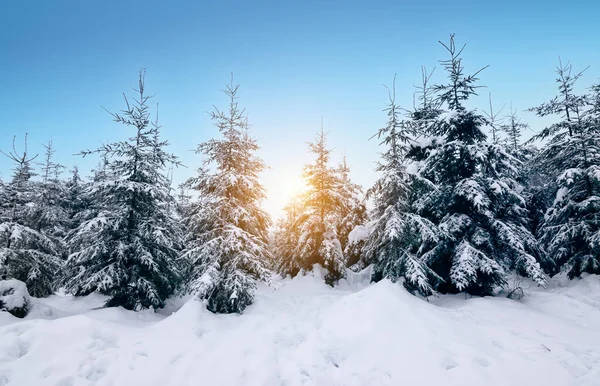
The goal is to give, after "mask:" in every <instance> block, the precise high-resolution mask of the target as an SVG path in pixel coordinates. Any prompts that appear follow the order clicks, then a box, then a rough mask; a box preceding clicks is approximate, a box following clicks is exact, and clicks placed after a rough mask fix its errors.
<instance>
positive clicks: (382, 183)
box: [363, 78, 444, 296]
mask: <svg viewBox="0 0 600 386" xmlns="http://www.w3.org/2000/svg"><path fill="white" fill-rule="evenodd" d="M388 91H389V94H388V96H389V104H388V106H387V108H386V109H385V110H384V111H385V112H386V114H387V117H388V121H387V124H386V125H385V127H383V128H381V129H379V130H378V132H377V133H376V135H375V136H377V138H378V139H379V140H380V141H381V142H380V146H384V147H385V151H384V152H383V153H382V155H381V161H380V162H379V164H378V166H377V168H376V171H377V172H379V173H380V174H381V176H380V178H379V179H378V180H377V181H376V182H375V185H374V186H373V187H372V188H371V189H370V190H369V191H368V192H367V195H368V197H369V198H372V199H373V203H374V208H373V211H372V215H371V221H372V223H373V226H372V230H371V232H370V234H369V237H368V238H367V240H366V244H365V247H364V250H363V253H364V259H365V261H366V262H367V264H368V263H370V264H373V276H372V279H373V280H375V281H378V280H380V279H382V278H389V279H391V280H392V281H396V280H402V281H403V282H404V285H405V286H406V288H407V289H409V290H410V291H416V292H418V293H420V294H421V295H425V296H427V295H430V294H432V293H433V292H434V291H435V289H434V288H435V285H436V283H437V281H438V277H437V275H436V274H435V273H434V272H433V271H432V270H431V269H430V268H429V267H428V266H427V257H428V255H430V254H431V253H433V252H434V251H435V249H436V245H437V244H439V243H440V242H441V240H442V239H443V237H444V236H443V233H442V232H440V231H439V229H438V228H437V227H436V226H435V225H434V224H433V223H432V222H431V221H429V220H427V219H425V218H423V217H422V216H420V215H419V214H417V213H415V211H414V210H413V208H412V207H411V196H412V191H413V189H414V186H416V185H414V184H415V181H414V179H413V178H414V177H413V176H411V175H410V174H409V173H408V172H407V170H406V161H405V157H406V154H407V153H408V151H409V149H410V143H411V142H412V140H413V139H412V138H413V137H414V135H415V129H416V127H417V126H416V125H415V123H414V122H412V121H409V120H402V119H401V115H400V114H401V109H400V108H399V107H398V105H397V104H396V88H395V78H394V85H393V87H392V89H391V90H388ZM423 91H424V94H423V98H427V95H428V94H427V90H426V89H424V90H423ZM425 102H426V104H423V105H422V109H421V108H420V109H419V110H417V114H414V115H413V116H416V117H417V118H418V119H427V118H428V117H431V116H432V115H431V114H430V113H431V112H430V111H428V109H429V108H430V107H431V105H429V104H427V102H428V101H427V100H425Z"/></svg>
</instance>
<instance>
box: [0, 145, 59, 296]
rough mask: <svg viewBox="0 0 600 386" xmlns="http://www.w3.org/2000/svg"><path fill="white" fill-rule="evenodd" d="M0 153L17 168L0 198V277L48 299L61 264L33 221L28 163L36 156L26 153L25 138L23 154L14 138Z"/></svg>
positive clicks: (33, 194) (53, 246)
mask: <svg viewBox="0 0 600 386" xmlns="http://www.w3.org/2000/svg"><path fill="white" fill-rule="evenodd" d="M2 153H3V154H4V155H5V156H7V157H8V158H9V159H10V160H11V161H13V162H14V163H15V164H16V165H15V168H14V173H13V178H12V181H11V182H10V183H8V184H5V186H4V189H3V196H4V197H1V198H2V206H1V207H0V276H2V277H4V278H8V279H11V278H13V279H17V280H20V281H23V282H25V283H26V284H27V287H28V290H29V293H31V295H33V296H36V297H43V296H48V295H50V294H51V293H52V292H53V291H54V289H55V277H56V274H57V272H58V271H59V269H60V267H61V261H60V259H59V257H58V255H59V253H60V251H59V250H57V246H56V243H55V241H54V240H52V239H50V238H49V237H47V236H46V235H44V233H42V232H40V230H39V229H36V227H35V224H34V222H33V221H32V219H33V218H34V216H33V213H32V208H34V207H35V203H36V195H37V192H36V185H35V184H34V183H33V181H32V180H31V178H32V177H33V176H34V175H35V174H34V172H33V169H32V166H31V163H32V162H33V161H34V160H35V159H36V157H37V155H35V156H30V155H29V154H28V152H27V136H25V148H24V150H23V152H22V153H20V152H19V151H17V150H16V146H15V139H13V148H12V151H11V152H9V153H4V152H2Z"/></svg>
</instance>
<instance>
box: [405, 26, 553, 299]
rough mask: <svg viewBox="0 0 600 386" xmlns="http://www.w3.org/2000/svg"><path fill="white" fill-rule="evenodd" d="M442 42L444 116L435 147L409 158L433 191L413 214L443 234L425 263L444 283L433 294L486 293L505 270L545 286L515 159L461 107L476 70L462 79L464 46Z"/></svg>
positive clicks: (435, 128)
mask: <svg viewBox="0 0 600 386" xmlns="http://www.w3.org/2000/svg"><path fill="white" fill-rule="evenodd" d="M441 44H442V45H443V46H444V47H445V48H446V50H447V51H448V52H449V54H450V59H448V60H444V61H441V63H442V65H443V66H444V68H445V69H446V70H447V72H448V77H449V83H448V84H443V85H436V86H435V87H434V88H435V90H436V92H437V96H438V98H439V101H440V102H441V103H442V104H443V106H445V107H446V108H447V109H448V112H446V113H444V114H441V115H440V116H439V117H438V118H437V119H435V120H434V121H433V122H432V123H431V124H430V125H429V134H430V135H432V136H435V137H436V142H435V143H436V144H435V146H433V147H430V146H429V148H428V150H427V151H426V152H413V154H416V155H419V156H418V157H417V156H415V160H416V161H419V164H418V172H417V175H418V176H419V177H420V178H421V179H424V180H425V181H428V184H429V185H430V186H431V187H433V188H432V189H430V190H429V192H428V193H426V194H422V195H421V197H420V198H419V199H418V200H417V201H416V203H415V205H416V208H417V210H418V213H419V214H421V215H422V216H424V217H426V218H428V219H429V220H431V221H432V222H433V223H435V224H436V225H437V226H438V227H439V228H440V229H441V230H442V231H443V232H445V233H446V234H447V235H448V236H449V237H448V238H446V239H444V241H443V242H442V243H441V245H438V247H439V248H438V249H437V251H436V253H433V254H430V255H429V256H428V257H427V260H428V265H429V266H430V267H431V268H432V269H433V270H434V271H435V272H436V273H437V274H438V275H439V276H440V277H441V278H442V279H443V280H444V282H443V283H442V284H440V285H439V286H438V289H439V290H440V291H442V292H457V291H465V292H468V293H471V294H480V295H485V294H491V293H493V290H494V289H495V288H496V287H497V286H502V285H504V284H505V283H506V270H507V269H515V270H516V271H517V272H518V273H519V274H521V275H525V276H528V277H531V278H532V279H534V280H535V281H537V282H538V283H539V284H541V285H544V284H545V278H544V275H543V272H542V269H541V268H540V264H539V261H538V260H540V259H541V258H542V254H541V251H540V249H539V248H538V246H537V243H536V240H535V238H534V237H533V235H532V234H531V233H530V232H529V230H528V227H527V224H526V223H525V221H526V219H527V215H528V213H527V209H526V207H525V199H524V198H523V197H522V195H521V194H520V192H521V191H522V187H521V186H520V185H519V184H518V183H517V181H516V180H515V178H516V176H517V173H518V167H517V165H518V164H519V161H518V160H517V159H516V158H514V157H512V156H511V155H510V154H508V153H507V152H506V151H505V148H504V147H503V146H501V145H498V144H493V143H492V144H490V143H487V142H486V135H485V134H484V133H483V131H482V129H483V127H484V126H485V125H486V124H487V121H486V120H485V119H484V117H482V116H481V115H479V114H477V112H476V111H473V110H468V109H467V108H466V107H465V102H466V101H467V100H468V99H469V97H470V96H471V95H474V94H475V92H476V89H477V88H478V86H477V85H476V81H477V80H478V79H477V74H478V73H479V72H480V71H481V70H479V71H478V72H477V73H475V74H473V75H470V76H466V75H464V73H463V65H462V60H461V58H460V55H461V53H462V50H463V49H464V46H463V47H462V48H461V49H457V48H456V46H455V43H454V36H451V38H450V43H449V44H448V45H446V44H444V43H441ZM430 143H431V142H429V143H428V145H429V144H430Z"/></svg>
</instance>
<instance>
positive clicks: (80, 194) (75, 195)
mask: <svg viewBox="0 0 600 386" xmlns="http://www.w3.org/2000/svg"><path fill="white" fill-rule="evenodd" d="M70 173H71V178H69V180H67V182H66V184H65V200H64V202H63V207H64V209H65V211H66V212H67V216H68V218H69V228H70V229H75V228H77V227H78V226H79V225H80V224H81V215H80V214H81V213H82V212H83V211H85V210H86V209H87V207H88V205H89V203H88V202H87V201H86V200H85V199H84V192H85V188H86V184H85V182H84V181H83V180H82V179H81V176H80V174H79V168H78V167H77V166H74V167H73V169H71V170H70Z"/></svg>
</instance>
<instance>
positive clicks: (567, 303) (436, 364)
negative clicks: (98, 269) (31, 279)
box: [0, 274, 600, 386]
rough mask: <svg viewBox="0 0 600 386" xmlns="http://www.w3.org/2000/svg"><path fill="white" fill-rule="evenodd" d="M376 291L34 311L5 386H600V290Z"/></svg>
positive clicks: (5, 335)
mask: <svg viewBox="0 0 600 386" xmlns="http://www.w3.org/2000/svg"><path fill="white" fill-rule="evenodd" d="M365 277H366V275H365V274H362V275H352V276H351V277H350V278H349V279H348V281H347V282H343V283H341V284H340V285H339V286H338V287H337V288H335V289H332V288H330V287H327V286H326V285H325V284H323V283H322V279H321V278H317V277H313V276H307V277H303V278H298V279H294V280H282V281H279V282H277V284H278V287H277V289H276V290H273V289H270V288H260V289H259V291H258V293H257V296H256V301H255V304H254V305H252V306H250V307H249V308H248V309H247V311H246V312H245V313H244V315H242V316H240V315H213V314H211V313H210V312H208V311H206V310H205V308H204V306H203V304H202V303H201V302H199V301H196V300H189V301H187V302H185V301H184V300H179V301H176V302H172V303H170V304H169V307H167V309H165V310H163V311H161V314H154V313H151V312H148V311H146V312H140V313H135V312H130V311H125V310H123V309H98V308H97V307H99V306H101V304H102V302H103V298H102V297H99V296H89V297H87V298H80V299H74V298H72V297H69V296H58V295H55V296H52V297H50V298H48V299H41V300H37V299H34V306H33V309H32V311H31V313H30V315H28V316H27V318H26V319H25V320H23V321H22V320H19V319H16V318H14V317H12V316H11V315H9V314H7V313H5V312H2V313H0V385H2V386H5V385H10V386H43V385H61V386H67V385H128V386H131V385H145V386H146V385H157V386H164V385H174V386H184V385H345V386H346V385H478V386H481V385H524V386H534V385H540V386H541V385H545V386H549V385H557V386H558V385H561V386H562V385H600V278H599V277H597V276H586V277H584V278H583V279H581V280H574V281H570V282H569V281H567V280H565V279H564V278H560V279H556V280H552V281H551V282H550V288H549V289H548V290H538V289H537V288H535V287H534V286H532V288H530V289H529V290H527V296H526V297H525V298H523V300H522V301H521V302H518V301H514V300H509V299H506V298H505V297H496V298H472V299H466V300H465V297H464V295H461V296H442V297H440V298H435V299H431V302H430V303H428V302H426V301H423V300H420V299H417V298H415V297H413V296H411V295H409V294H408V293H407V292H406V291H404V290H403V289H402V288H401V287H400V285H397V284H392V283H391V282H389V281H383V282H380V283H378V284H374V285H370V284H368V283H367V282H366V281H365V280H364V279H365ZM182 304H183V306H182V307H180V306H181V305H182Z"/></svg>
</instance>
